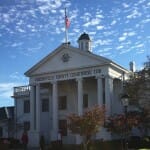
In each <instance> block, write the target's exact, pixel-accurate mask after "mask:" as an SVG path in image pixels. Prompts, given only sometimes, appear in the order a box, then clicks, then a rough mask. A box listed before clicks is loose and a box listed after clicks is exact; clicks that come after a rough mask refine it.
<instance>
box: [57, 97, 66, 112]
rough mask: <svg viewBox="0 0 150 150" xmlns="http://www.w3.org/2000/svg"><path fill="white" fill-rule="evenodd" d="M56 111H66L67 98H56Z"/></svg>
mask: <svg viewBox="0 0 150 150" xmlns="http://www.w3.org/2000/svg"><path fill="white" fill-rule="evenodd" d="M58 109H59V110H67V96H66V95H63V96H59V97H58Z"/></svg>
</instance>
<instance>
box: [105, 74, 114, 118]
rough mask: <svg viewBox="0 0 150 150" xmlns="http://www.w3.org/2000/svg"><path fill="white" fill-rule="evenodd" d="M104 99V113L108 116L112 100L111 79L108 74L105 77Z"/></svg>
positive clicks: (110, 111)
mask: <svg viewBox="0 0 150 150" xmlns="http://www.w3.org/2000/svg"><path fill="white" fill-rule="evenodd" d="M105 101H106V103H105V105H106V115H107V116H109V115H111V113H112V101H113V79H112V78H111V77H109V76H107V77H106V78H105ZM114 105H115V104H114Z"/></svg>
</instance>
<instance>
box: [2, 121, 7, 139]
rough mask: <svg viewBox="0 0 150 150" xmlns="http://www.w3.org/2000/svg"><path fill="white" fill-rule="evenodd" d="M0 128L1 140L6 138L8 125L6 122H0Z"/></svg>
mask: <svg viewBox="0 0 150 150" xmlns="http://www.w3.org/2000/svg"><path fill="white" fill-rule="evenodd" d="M0 127H1V128H2V137H3V138H8V124H7V120H6V121H1V122H0Z"/></svg>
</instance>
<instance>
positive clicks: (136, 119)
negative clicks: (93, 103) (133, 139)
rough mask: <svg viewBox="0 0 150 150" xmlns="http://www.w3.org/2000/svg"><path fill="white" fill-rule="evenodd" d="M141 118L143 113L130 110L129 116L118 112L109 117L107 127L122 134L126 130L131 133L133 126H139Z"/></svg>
mask: <svg viewBox="0 0 150 150" xmlns="http://www.w3.org/2000/svg"><path fill="white" fill-rule="evenodd" d="M141 119H142V118H141V114H139V113H136V112H128V113H127V116H125V115H124V114H118V115H114V116H110V117H108V119H107V121H106V125H105V127H106V128H107V129H108V131H110V132H112V133H114V134H117V135H121V136H122V135H123V134H124V133H125V132H126V133H130V131H131V129H132V127H133V126H138V125H139V124H140V123H141Z"/></svg>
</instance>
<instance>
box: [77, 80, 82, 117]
mask: <svg viewBox="0 0 150 150" xmlns="http://www.w3.org/2000/svg"><path fill="white" fill-rule="evenodd" d="M77 82H78V107H77V108H78V115H82V114H83V84H82V78H78V79H77Z"/></svg>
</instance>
